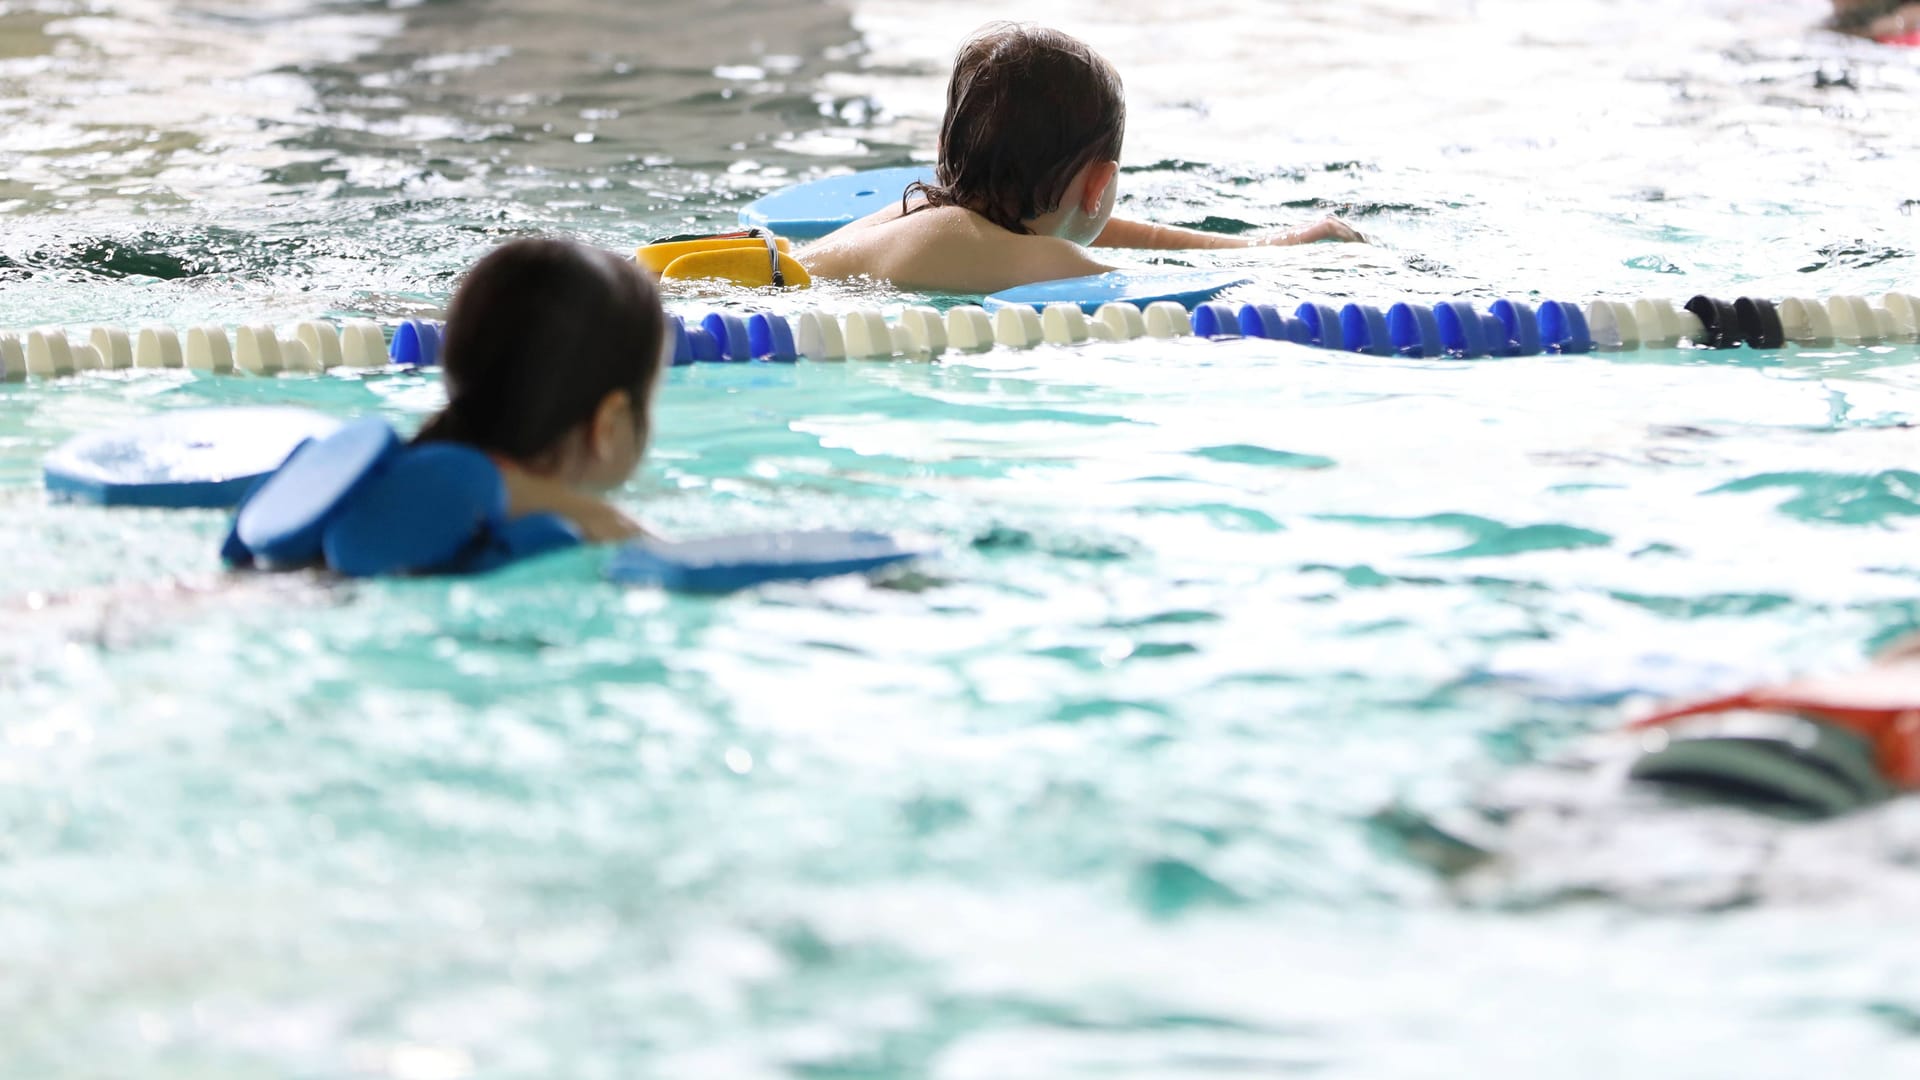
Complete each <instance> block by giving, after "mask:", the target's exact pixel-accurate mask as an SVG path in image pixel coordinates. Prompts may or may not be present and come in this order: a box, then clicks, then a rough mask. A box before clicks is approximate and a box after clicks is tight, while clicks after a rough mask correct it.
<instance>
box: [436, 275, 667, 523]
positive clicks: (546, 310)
mask: <svg viewBox="0 0 1920 1080" xmlns="http://www.w3.org/2000/svg"><path fill="white" fill-rule="evenodd" d="M665 332H666V315H665V313H664V312H663V311H662V310H661V307H660V297H659V295H658V293H656V292H655V291H654V287H653V283H652V282H651V281H649V280H648V279H647V276H646V275H645V274H643V273H641V272H640V269H639V267H638V266H636V265H635V264H634V262H633V260H631V259H623V258H621V257H619V256H617V255H614V254H613V253H611V252H606V251H599V250H596V249H593V248H588V247H582V246H581V245H579V244H573V243H568V242H566V241H562V240H515V241H513V242H512V243H509V244H506V245H505V246H503V247H501V248H499V249H497V250H495V251H494V252H493V253H491V254H489V255H488V256H487V257H486V258H484V259H481V260H480V262H479V263H478V264H476V265H475V266H474V268H473V269H472V270H471V271H469V272H468V274H467V277H466V280H465V281H463V282H461V284H460V288H459V290H458V291H457V292H455V293H454V296H453V304H452V307H451V308H450V310H449V311H448V315H447V329H446V339H445V345H444V347H443V350H442V359H441V364H442V373H441V378H442V380H443V381H444V382H445V384H446V389H447V407H446V409H445V410H443V411H442V412H441V413H440V414H439V415H437V416H435V417H434V418H433V419H432V420H430V421H428V422H427V425H426V426H425V427H424V428H422V429H421V431H420V434H419V436H418V440H419V441H429V440H444V441H449V442H462V443H467V444H468V445H471V446H474V447H476V448H478V449H480V450H484V451H486V452H487V453H490V454H494V455H496V456H499V457H502V458H505V459H507V460H509V461H512V462H514V463H516V464H519V465H521V466H523V467H526V468H528V469H531V470H533V471H536V472H539V473H542V474H545V475H548V476H551V477H553V478H554V479H557V480H561V481H564V482H566V483H570V484H575V485H578V486H580V487H583V488H594V489H601V490H604V489H609V488H614V487H618V486H619V485H621V484H623V483H625V482H626V479H627V477H628V476H630V475H632V473H633V470H634V469H635V468H636V467H637V466H638V465H639V464H640V456H641V454H642V453H643V452H645V450H646V445H647V433H648V426H649V425H648V417H649V416H650V415H651V410H652V406H653V392H654V387H655V386H656V385H657V384H658V382H659V379H660V369H661V367H662V359H663V350H664V343H665Z"/></svg>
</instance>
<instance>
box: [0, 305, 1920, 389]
mask: <svg viewBox="0 0 1920 1080" xmlns="http://www.w3.org/2000/svg"><path fill="white" fill-rule="evenodd" d="M669 323H670V328H671V330H672V334H673V360H672V362H673V364H674V365H675V366H681V365H686V364H695V363H748V362H772V363H792V362H794V361H797V360H800V359H802V358H805V359H808V360H812V361H816V362H817V361H838V360H893V359H907V360H921V361H931V360H938V359H939V358H941V357H942V356H944V355H945V354H946V353H948V352H950V351H951V352H955V353H968V354H971V353H981V352H985V351H987V350H989V349H992V348H995V347H998V348H1004V349H1014V350H1025V349H1032V348H1035V347H1037V346H1040V345H1055V346H1074V345H1080V344H1084V343H1086V342H1088V341H1103V342H1122V341H1133V340H1136V339H1140V338H1154V339H1160V340H1170V339H1173V338H1180V337H1198V338H1203V339H1206V340H1210V341H1233V340H1240V339H1246V338H1258V339H1263V340H1269V341H1286V342H1292V343H1294V344H1297V345H1305V346H1309V347H1312V348H1318V349H1326V350H1332V351H1347V352H1354V353H1360V354H1363V355H1367V356H1379V357H1393V356H1399V357H1410V358H1435V359H1439V358H1455V359H1477V358H1481V357H1517V356H1537V355H1541V354H1577V353H1587V352H1633V351H1637V350H1640V349H1672V348H1679V347H1682V346H1689V347H1693V348H1700V349H1716V350H1724V349H1736V348H1749V349H1758V350H1776V349H1781V348H1784V347H1786V346H1788V345H1794V346H1799V347H1802V348H1813V349H1821V348H1830V347H1832V346H1834V345H1844V346H1850V347H1864V346H1878V345H1898V344H1913V343H1920V296H1915V295H1912V294H1909V293H1898V292H1894V293H1887V294H1886V295H1885V296H1883V297H1881V298H1880V300H1879V302H1878V303H1874V302H1872V301H1869V300H1868V299H1867V298H1865V297H1860V296H1834V297H1829V298H1827V299H1824V300H1820V299H1813V298H1809V297H1784V298H1780V299H1778V300H1775V299H1769V298H1764V297H1749V296H1742V297H1739V298H1737V299H1735V300H1733V301H1731V302H1729V301H1727V300H1724V299H1721V298H1719V297H1713V296H1706V295H1700V296H1695V297H1692V298H1690V299H1689V300H1687V301H1686V303H1684V304H1679V305H1676V304H1675V303H1673V302H1672V301H1671V300H1666V299H1661V298H1655V297H1642V298H1639V299H1635V300H1631V301H1622V300H1594V301H1592V302H1590V303H1589V304H1587V305H1586V306H1585V307H1581V306H1580V305H1577V304H1570V303H1565V302H1561V301H1553V300H1549V301H1545V302H1543V303H1540V304H1537V305H1536V304H1533V303H1530V302H1527V301H1521V300H1512V299H1500V300H1495V301H1493V302H1492V303H1491V304H1488V305H1486V306H1485V307H1484V308H1482V307H1480V306H1478V305H1476V304H1475V303H1473V302H1471V301H1466V300H1452V301H1443V302H1440V303H1437V304H1431V305H1429V304H1419V303H1411V302H1401V303H1396V304H1394V305H1392V306H1391V307H1388V308H1386V309H1385V310H1382V309H1380V308H1378V307H1375V306H1373V305H1370V304H1361V303H1348V304H1344V305H1341V306H1339V307H1336V306H1334V305H1332V304H1328V303H1317V302H1311V301H1310V302H1307V303H1302V304H1299V305H1298V306H1296V307H1295V308H1294V309H1293V310H1292V311H1290V312H1289V311H1287V310H1285V309H1284V308H1282V307H1280V306H1277V305H1273V304H1232V303H1227V302H1225V301H1219V300H1215V301H1209V302H1207V303H1203V304H1200V305H1198V306H1197V307H1195V308H1194V309H1193V311H1192V312H1189V311H1188V310H1187V309H1186V308H1185V307H1183V306H1181V305H1180V304H1179V303H1176V302H1173V301H1161V302H1158V303H1153V304H1148V305H1147V306H1146V307H1145V308H1144V309H1143V308H1139V307H1135V306H1134V305H1132V304H1128V303H1111V304H1106V305H1103V306H1102V307H1100V308H1099V309H1098V310H1097V311H1095V312H1094V313H1093V315H1092V316H1091V317H1089V316H1087V315H1086V314H1084V313H1083V312H1082V310H1081V309H1080V307H1079V306H1078V305H1075V304H1052V305H1048V306H1047V307H1046V308H1045V309H1044V310H1040V311H1036V310H1034V309H1033V308H1030V307H1025V306H1008V307H1002V308H1000V309H999V310H997V311H994V312H991V313H989V312H988V311H986V310H984V309H983V308H980V307H978V306H976V305H972V304H965V305H961V306H958V307H953V308H949V309H947V310H946V311H945V312H941V311H938V310H936V309H934V308H932V307H927V306H924V305H910V306H908V307H906V308H904V309H902V310H901V312H900V313H899V314H898V315H897V316H895V317H894V318H893V319H891V320H890V319H888V318H887V317H886V316H885V315H884V314H882V313H881V311H880V310H879V309H878V308H874V307H861V308H856V309H854V310H852V311H848V312H846V313H844V314H840V315H836V314H833V313H831V312H826V311H814V310H809V311H803V312H801V313H800V314H798V315H796V316H783V315H778V314H775V313H773V312H768V311H753V312H748V313H745V314H741V313H738V312H729V311H716V312H711V313H708V314H706V315H705V316H702V317H700V318H698V319H694V318H690V317H684V316H670V317H669ZM443 330H444V326H443V324H441V323H438V322H435V321H432V320H427V319H409V320H407V321H405V322H402V323H400V324H399V325H398V326H396V327H395V328H394V330H393V334H392V337H391V339H389V338H388V337H387V335H386V332H385V331H384V330H383V329H382V327H381V326H380V324H378V323H376V322H373V321H371V320H365V319H356V320H351V321H349V322H346V323H344V324H341V325H338V326H335V325H334V324H332V323H329V322H325V321H321V320H309V321H306V322H302V323H299V324H297V325H296V326H294V327H293V328H292V330H291V331H286V332H283V331H281V330H277V329H275V328H274V327H272V326H267V325H261V324H253V325H246V326H241V327H238V328H236V329H235V330H233V331H232V332H231V333H230V332H229V331H228V330H227V329H226V328H225V327H221V326H215V325H206V326H195V327H191V328H189V329H188V330H187V331H186V332H185V334H184V337H183V335H182V334H180V333H179V332H177V331H175V330H173V329H171V328H169V327H164V326H148V327H143V328H141V329H139V330H137V331H132V332H129V331H126V330H122V329H119V328H115V327H95V328H92V329H90V330H88V331H86V332H85V333H84V334H83V335H74V336H70V335H69V334H68V333H67V332H66V331H64V330H60V329H56V328H51V327H42V328H39V329H36V330H31V331H28V332H27V333H26V334H25V335H24V336H23V335H18V334H7V333H0V381H10V382H17V381H19V380H21V379H24V378H27V377H28V376H33V377H36V378H42V379H53V378H64V377H68V376H72V375H76V374H81V373H84V372H89V371H124V370H128V369H166V368H174V369H186V370H192V371H202V372H208V373H212V374H221V375H226V374H233V373H235V372H240V373H244V374H251V375H267V376H270V375H278V374H282V373H319V372H326V371H332V370H335V369H353V370H374V369H387V368H392V367H399V368H420V367H433V366H435V365H436V364H437V363H438V362H439V358H440V348H441V336H442V333H443Z"/></svg>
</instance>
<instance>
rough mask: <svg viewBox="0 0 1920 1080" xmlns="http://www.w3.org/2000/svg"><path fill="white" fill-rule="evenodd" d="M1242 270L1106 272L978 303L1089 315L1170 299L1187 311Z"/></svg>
mask: <svg viewBox="0 0 1920 1080" xmlns="http://www.w3.org/2000/svg"><path fill="white" fill-rule="evenodd" d="M1252 283H1253V279H1252V278H1249V277H1247V276H1246V275H1245V274H1241V273H1237V272H1234V271H1223V270H1110V271H1108V272H1107V273H1104V274H1090V275H1088V276H1086V277H1077V278H1062V279H1061V280H1059V281H1042V282H1037V283H1035V284H1033V285H1022V286H1020V287H1019V288H1017V289H1007V290H1004V291H1002V292H997V293H994V294H993V295H992V296H989V297H987V298H986V299H985V300H984V301H982V306H983V307H985V308H986V309H987V310H988V311H997V310H999V309H1000V308H1003V307H1030V308H1033V309H1034V310H1036V311H1042V310H1045V309H1046V307H1047V305H1049V304H1075V305H1078V306H1079V308H1080V310H1081V311H1083V312H1086V313H1087V314H1089V315H1091V314H1093V313H1094V312H1096V311H1098V310H1100V307H1101V305H1103V304H1132V305H1134V306H1135V307H1140V308H1144V307H1146V306H1147V305H1148V304H1157V303H1161V302H1163V301H1173V302H1174V303H1177V304H1179V305H1180V306H1181V307H1184V308H1186V309H1187V310H1188V311H1192V310H1193V309H1194V308H1196V307H1198V306H1199V305H1201V304H1203V303H1205V302H1207V301H1208V300H1211V299H1213V298H1214V297H1216V296H1219V295H1220V294H1221V293H1223V292H1226V291H1227V290H1228V289H1232V288H1237V287H1239V286H1241V285H1250V284H1252Z"/></svg>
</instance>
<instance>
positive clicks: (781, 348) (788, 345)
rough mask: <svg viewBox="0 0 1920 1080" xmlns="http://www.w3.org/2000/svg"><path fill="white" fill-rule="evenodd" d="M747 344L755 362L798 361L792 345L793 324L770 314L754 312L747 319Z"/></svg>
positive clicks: (798, 357) (784, 362)
mask: <svg viewBox="0 0 1920 1080" xmlns="http://www.w3.org/2000/svg"><path fill="white" fill-rule="evenodd" d="M747 343H748V347H749V351H751V352H752V353H753V357H754V359H756V360H766V361H770V362H772V363H775V364H791V363H793V362H794V361H796V360H798V359H800V350H799V349H798V348H796V347H795V346H794V343H793V324H792V323H790V322H788V321H787V320H786V319H785V318H783V317H781V316H779V315H775V314H773V313H772V312H767V311H756V312H754V313H753V314H752V315H751V316H749V317H748V318H747Z"/></svg>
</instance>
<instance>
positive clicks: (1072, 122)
mask: <svg viewBox="0 0 1920 1080" xmlns="http://www.w3.org/2000/svg"><path fill="white" fill-rule="evenodd" d="M1126 127H1127V106H1126V98H1125V95H1124V93H1123V91H1122V90H1121V86H1120V75H1119V73H1118V72H1116V71H1114V69H1113V65H1112V64H1109V63H1107V61H1106V60H1105V59H1104V58H1102V57H1101V56H1100V54H1098V53H1096V52H1094V51H1093V50H1092V49H1090V48H1088V47H1087V46H1086V44H1085V43H1084V42H1081V41H1079V40H1077V39H1075V38H1073V37H1070V36H1068V35H1066V34H1063V33H1061V32H1059V31H1058V30H1047V29H1044V28H1041V27H1032V26H1018V25H1014V24H1011V23H998V24H994V25H991V26H988V27H986V28H985V29H983V30H981V31H980V32H979V33H977V34H975V35H974V36H973V37H972V38H971V39H969V40H968V41H967V43H966V44H964V45H962V46H961V47H960V55H959V56H958V57H956V58H955V59H954V63H953V79H952V81H950V82H949V83H948V84H947V115H946V118H945V119H944V120H943V121H941V125H940V162H939V166H938V169H937V179H938V183H937V184H934V185H928V186H926V187H925V188H924V189H923V191H924V193H925V195H926V196H927V202H928V204H929V205H932V206H964V207H966V208H967V209H969V210H972V211H973V212H974V213H977V214H979V215H980V216H982V217H984V218H986V219H987V220H988V221H991V222H993V223H994V224H996V225H999V226H1000V227H1001V228H1004V229H1007V230H1010V231H1012V232H1016V233H1030V232H1042V233H1046V234H1050V235H1055V236H1065V237H1067V238H1069V239H1072V240H1075V241H1078V242H1080V243H1083V244H1084V243H1091V242H1092V240H1093V239H1094V237H1096V236H1098V235H1099V234H1100V230H1101V229H1102V228H1103V227H1104V226H1105V225H1106V222H1107V218H1108V217H1110V216H1111V215H1112V214H1113V201H1114V197H1115V183H1114V179H1115V174H1116V173H1117V171H1118V168H1119V159H1120V143H1121V140H1122V139H1123V138H1124V137H1125V135H1126ZM1036 223H1038V226H1037V227H1036Z"/></svg>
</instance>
